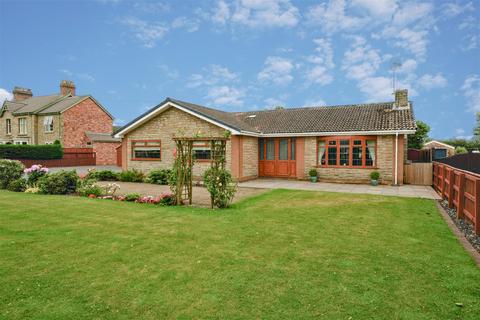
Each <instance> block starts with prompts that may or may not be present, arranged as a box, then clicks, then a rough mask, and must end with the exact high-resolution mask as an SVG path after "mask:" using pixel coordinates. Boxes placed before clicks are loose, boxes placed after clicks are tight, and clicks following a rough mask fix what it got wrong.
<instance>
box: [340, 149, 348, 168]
mask: <svg viewBox="0 0 480 320" xmlns="http://www.w3.org/2000/svg"><path fill="white" fill-rule="evenodd" d="M349 158H350V148H349V147H340V165H341V166H348V164H349Z"/></svg>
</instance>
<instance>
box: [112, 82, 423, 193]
mask: <svg viewBox="0 0 480 320" xmlns="http://www.w3.org/2000/svg"><path fill="white" fill-rule="evenodd" d="M415 130H416V125H415V119H414V116H413V111H412V105H411V103H410V102H409V101H408V92H407V90H397V91H396V92H395V101H392V102H384V103H371V104H357V105H343V106H329V107H306V108H285V109H276V110H264V111H249V112H225V111H220V110H216V109H212V108H207V107H204V106H200V105H196V104H192V103H188V102H183V101H179V100H175V99H171V98H167V99H166V100H164V101H163V102H162V103H160V104H159V105H157V106H156V107H154V108H152V109H151V110H149V111H147V112H146V113H144V114H142V115H140V116H139V117H137V118H136V119H134V120H132V121H131V122H129V123H128V124H127V125H125V126H124V127H122V128H121V129H119V130H118V131H117V133H116V134H115V137H116V138H122V147H121V157H122V166H123V168H124V169H132V168H135V169H139V170H142V171H149V170H152V169H160V168H170V167H172V164H173V161H174V151H175V150H174V149H175V144H174V141H173V140H172V138H173V137H194V138H198V140H196V141H195V143H194V153H195V159H196V164H195V166H194V176H196V177H198V176H200V175H201V174H202V172H203V171H204V170H205V169H206V168H208V166H209V165H210V162H209V159H210V150H209V145H208V143H205V139H208V138H209V137H219V136H224V133H225V131H228V132H229V133H230V138H229V140H228V141H227V146H226V153H227V154H226V160H227V167H228V169H229V170H231V172H232V175H233V176H234V177H235V178H236V179H237V180H239V181H243V180H249V179H255V178H257V177H276V178H295V179H306V178H307V177H308V171H309V170H310V169H311V168H316V170H317V171H318V174H319V178H320V181H335V182H350V183H364V182H368V181H369V179H370V178H369V174H370V172H372V171H374V170H377V171H379V172H380V174H381V177H382V178H381V180H382V182H383V183H385V184H402V183H403V165H404V161H405V160H406V142H407V139H406V135H408V134H413V133H415Z"/></svg>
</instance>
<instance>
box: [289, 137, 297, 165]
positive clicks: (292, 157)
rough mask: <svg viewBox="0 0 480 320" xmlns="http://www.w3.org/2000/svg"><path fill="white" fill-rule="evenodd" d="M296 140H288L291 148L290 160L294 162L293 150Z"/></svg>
mask: <svg viewBox="0 0 480 320" xmlns="http://www.w3.org/2000/svg"><path fill="white" fill-rule="evenodd" d="M296 141H297V140H296V139H295V138H292V139H290V143H291V146H290V160H295V148H296V145H295V143H296Z"/></svg>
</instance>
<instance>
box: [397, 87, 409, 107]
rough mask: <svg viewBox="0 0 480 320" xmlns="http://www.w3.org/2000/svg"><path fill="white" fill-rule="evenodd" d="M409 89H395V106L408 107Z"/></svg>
mask: <svg viewBox="0 0 480 320" xmlns="http://www.w3.org/2000/svg"><path fill="white" fill-rule="evenodd" d="M409 106H410V104H409V103H408V90H407V89H403V90H395V108H397V109H398V108H408V107H409Z"/></svg>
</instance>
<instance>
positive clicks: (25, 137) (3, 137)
mask: <svg viewBox="0 0 480 320" xmlns="http://www.w3.org/2000/svg"><path fill="white" fill-rule="evenodd" d="M19 118H25V119H27V134H22V135H20V134H19V133H18V119H19ZM6 119H11V121H12V122H11V123H12V134H11V135H7V128H6V126H7V124H6ZM32 133H33V126H32V117H31V116H28V115H26V116H21V117H16V116H14V115H12V113H11V112H10V111H8V110H7V111H5V112H4V113H3V115H2V117H0V141H2V142H6V141H9V142H12V143H13V141H15V140H21V141H27V142H28V143H29V144H31V143H32Z"/></svg>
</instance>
